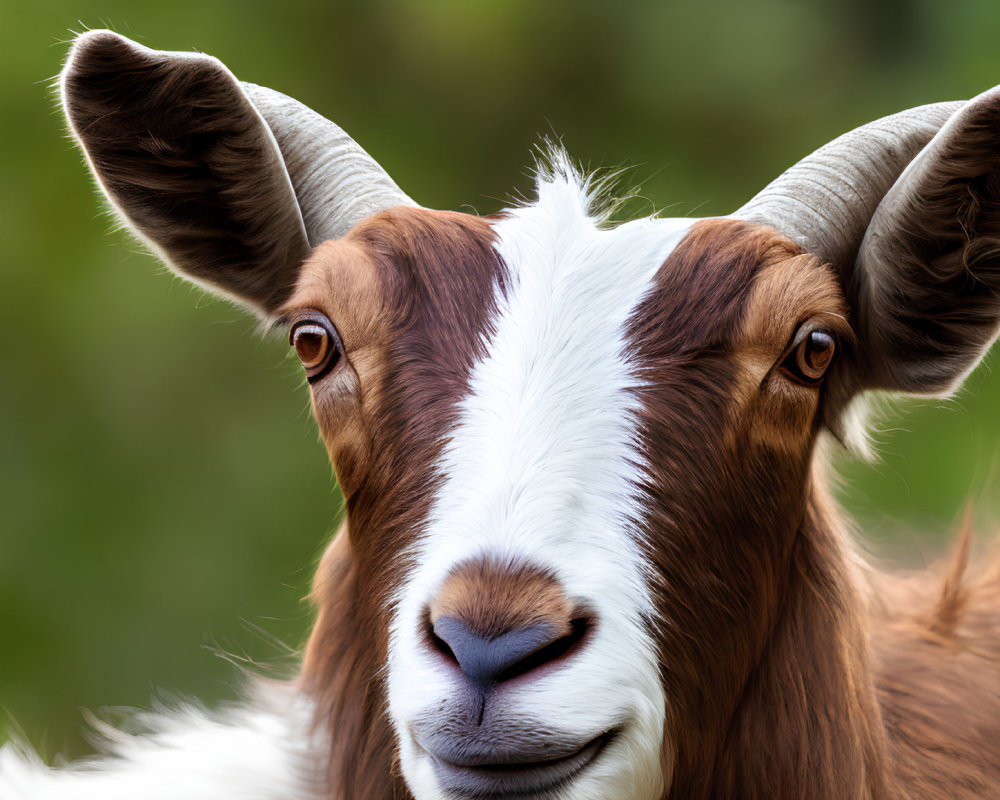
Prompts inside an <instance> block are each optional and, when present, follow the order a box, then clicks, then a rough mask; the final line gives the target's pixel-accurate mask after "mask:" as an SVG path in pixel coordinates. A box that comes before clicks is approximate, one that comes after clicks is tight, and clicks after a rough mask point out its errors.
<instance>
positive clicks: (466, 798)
mask: <svg viewBox="0 0 1000 800" xmlns="http://www.w3.org/2000/svg"><path fill="white" fill-rule="evenodd" d="M616 733H617V731H616V730H612V731H608V732H606V733H602V734H601V735H600V736H597V737H595V738H594V739H591V740H590V741H588V742H587V743H585V744H584V745H582V746H581V747H579V748H578V749H576V750H574V751H572V752H569V753H561V754H557V755H555V756H551V755H549V754H547V757H546V758H544V759H543V760H538V761H527V760H524V761H520V760H518V761H515V760H512V759H511V758H510V757H504V758H502V759H501V760H500V761H499V762H493V763H490V762H488V761H487V760H486V758H485V757H483V758H476V757H473V758H469V757H465V758H459V759H458V761H460V762H462V763H458V761H455V760H449V759H448V758H445V757H442V756H441V755H439V754H437V753H434V752H431V751H427V750H425V752H426V753H427V754H428V755H429V756H430V758H431V760H432V763H433V765H434V772H435V774H436V775H437V778H438V781H439V782H440V783H441V788H442V789H444V790H445V791H446V792H448V796H449V797H455V798H457V799H459V800H504V798H515V797H517V798H523V799H524V800H528V799H529V798H531V797H533V796H536V795H537V796H538V797H541V796H543V793H546V792H549V791H551V790H553V789H557V788H558V787H560V786H562V785H563V784H566V783H568V782H569V781H570V780H572V779H573V778H574V777H575V776H576V775H577V774H578V773H579V772H580V771H581V770H583V769H584V768H585V767H586V766H588V765H589V764H590V763H591V762H592V761H594V759H596V758H597V756H598V755H599V754H600V753H601V751H602V750H603V749H604V747H605V746H606V745H607V744H608V742H610V741H611V739H612V738H613V737H614V735H615V734H616ZM418 747H419V745H418ZM421 749H423V748H421ZM472 762H474V763H472ZM545 796H547V795H545Z"/></svg>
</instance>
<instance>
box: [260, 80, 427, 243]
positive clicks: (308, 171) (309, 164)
mask: <svg viewBox="0 0 1000 800" xmlns="http://www.w3.org/2000/svg"><path fill="white" fill-rule="evenodd" d="M241 85H242V87H243V91H244V92H245V93H246V95H247V97H248V98H249V99H250V102H251V103H253V105H254V107H255V108H256V109H257V111H258V113H259V114H260V115H261V116H262V117H263V118H264V121H265V122H266V123H267V125H268V127H269V128H270V129H271V133H272V134H273V135H274V138H275V140H276V141H277V143H278V148H279V149H280V150H281V155H282V158H283V159H284V161H285V166H286V168H287V169H288V175H289V177H290V178H291V181H292V186H293V187H294V188H295V195H296V197H297V198H298V202H299V207H300V208H301V209H302V218H303V220H304V222H305V227H306V235H307V237H308V239H309V244H310V245H311V246H313V247H315V246H316V245H318V244H319V243H320V242H324V241H327V240H328V239H339V238H340V237H342V236H343V235H344V234H346V233H347V232H348V231H349V230H350V229H351V228H353V227H354V225H355V224H356V223H358V222H360V221H361V220H362V219H364V218H365V217H368V216H370V215H372V214H377V213H378V212H379V211H384V210H385V209H387V208H392V207H393V206H415V205H417V204H416V203H415V202H414V201H413V200H411V199H410V198H409V197H408V196H407V195H406V194H405V193H404V192H403V191H402V190H401V189H400V188H399V187H398V186H397V185H396V183H395V182H394V181H393V180H392V178H390V177H389V175H388V173H386V171H385V170H384V169H382V167H380V166H379V165H378V163H377V162H376V161H375V160H374V159H373V158H372V157H371V156H370V155H368V153H366V152H365V151H364V150H363V149H362V148H361V146H360V145H358V144H357V142H355V141H354V140H353V139H352V138H351V137H350V136H348V135H347V134H346V133H345V132H344V131H343V130H342V129H341V128H340V127H339V126H337V125H335V124H334V123H332V122H330V120H328V119H326V118H325V117H323V116H321V115H320V114H317V113H316V112H315V111H313V110H312V109H311V108H309V107H308V106H305V105H303V104H302V103H300V102H299V101H298V100H293V99H292V98H291V97H288V96H287V95H284V94H282V93H281V92H276V91H274V90H273V89H267V88H265V87H263V86H257V85H256V84H253V83H245V82H244V83H242V84H241Z"/></svg>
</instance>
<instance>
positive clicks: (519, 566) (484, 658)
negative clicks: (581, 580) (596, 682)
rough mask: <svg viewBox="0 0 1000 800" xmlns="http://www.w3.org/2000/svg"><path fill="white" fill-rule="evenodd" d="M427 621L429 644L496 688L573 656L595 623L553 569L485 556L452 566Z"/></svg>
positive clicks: (467, 673) (472, 676) (469, 674)
mask: <svg viewBox="0 0 1000 800" xmlns="http://www.w3.org/2000/svg"><path fill="white" fill-rule="evenodd" d="M425 625H426V628H425V631H426V635H427V639H428V641H429V644H431V645H432V646H433V647H434V648H435V649H437V650H438V652H440V653H441V654H442V655H443V656H444V657H445V658H447V659H448V660H450V661H451V662H452V663H453V664H455V665H457V666H458V668H459V669H460V670H461V671H462V673H463V674H464V675H465V676H466V678H467V679H468V680H469V681H471V682H473V683H475V684H477V685H479V686H481V687H484V688H489V687H491V686H495V685H496V684H498V683H502V682H503V681H506V680H509V679H511V678H515V677H517V676H519V675H523V674H525V673H526V672H530V671H532V670H535V669H536V668H539V667H542V666H545V665H550V664H552V662H554V661H556V660H557V659H560V658H562V657H563V656H566V655H567V654H569V653H570V651H572V650H574V649H575V648H576V646H577V645H578V644H580V643H581V642H582V641H583V639H584V638H585V637H586V635H587V632H588V630H589V629H590V627H591V620H590V617H589V616H588V615H587V614H586V613H584V612H582V611H581V609H580V608H579V607H574V605H573V604H572V603H571V602H570V600H569V598H567V597H566V595H565V594H564V593H563V590H562V587H561V586H560V585H559V581H558V580H557V579H556V577H555V576H554V575H553V574H552V573H551V572H550V571H548V570H543V569H539V568H537V567H533V566H530V565H527V564H525V563H523V562H519V561H511V560H509V559H500V558H496V557H490V556H483V557H480V558H475V559H472V560H469V561H466V562H463V563H461V564H459V565H457V566H456V567H454V568H453V569H452V571H451V572H450V573H449V575H448V577H447V579H446V580H445V582H444V584H443V585H442V587H441V589H440V591H439V593H438V595H437V597H436V598H434V601H433V602H432V603H431V604H430V606H429V607H428V608H427V612H426V617H425Z"/></svg>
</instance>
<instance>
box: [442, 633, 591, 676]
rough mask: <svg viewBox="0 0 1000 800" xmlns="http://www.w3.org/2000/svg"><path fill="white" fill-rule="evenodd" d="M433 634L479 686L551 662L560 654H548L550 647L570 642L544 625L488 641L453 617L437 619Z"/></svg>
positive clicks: (487, 638)
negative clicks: (562, 642)
mask: <svg viewBox="0 0 1000 800" xmlns="http://www.w3.org/2000/svg"><path fill="white" fill-rule="evenodd" d="M433 630H434V635H435V636H436V637H437V639H438V640H439V641H440V643H442V644H443V645H444V646H445V647H446V648H447V649H448V650H449V651H451V655H452V656H453V657H454V659H455V661H457V662H458V666H459V667H460V668H461V670H462V672H464V673H465V674H466V675H467V676H468V677H469V678H471V679H472V680H473V681H474V682H476V683H479V684H494V683H500V682H502V681H504V680H507V679H509V678H513V677H516V676H517V675H521V674H523V673H525V672H528V671H530V670H531V669H533V668H534V667H536V666H540V665H541V664H543V663H546V662H548V661H551V660H552V658H553V657H556V656H557V655H559V653H550V652H548V651H549V647H551V646H552V645H556V644H558V643H559V642H560V641H561V640H563V639H568V638H569V637H567V636H562V635H561V632H560V631H557V630H556V629H555V628H554V627H553V626H552V625H548V624H544V623H543V624H540V625H531V626H530V627H527V628H519V629H518V630H513V631H508V632H507V633H503V634H501V635H500V636H497V637H496V638H492V639H491V638H490V637H487V636H480V635H479V634H477V633H475V632H474V631H472V630H471V629H470V628H469V626H468V625H466V624H465V623H464V622H463V621H462V620H460V619H457V618H456V617H440V618H439V619H438V620H437V621H436V622H435V623H434V626H433ZM571 635H572V634H571ZM564 644H570V643H569V642H565V643H564ZM556 649H559V650H562V649H563V648H556ZM566 649H568V648H566Z"/></svg>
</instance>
